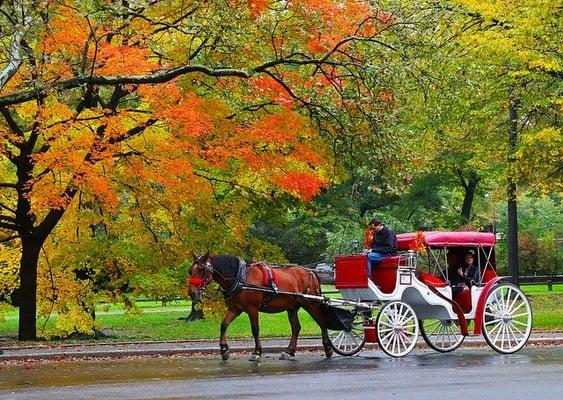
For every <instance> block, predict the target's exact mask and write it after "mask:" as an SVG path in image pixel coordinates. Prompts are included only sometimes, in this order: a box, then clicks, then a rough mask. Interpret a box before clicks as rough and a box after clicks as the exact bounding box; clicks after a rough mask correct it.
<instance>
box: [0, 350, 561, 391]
mask: <svg viewBox="0 0 563 400" xmlns="http://www.w3.org/2000/svg"><path fill="white" fill-rule="evenodd" d="M276 357H277V355H276V354H266V355H265V356H264V357H263V359H262V361H261V362H260V363H251V362H249V361H248V360H247V359H248V356H245V355H242V354H235V355H234V356H233V357H232V358H231V360H229V361H228V362H222V361H220V360H219V359H218V358H217V357H189V356H178V357H167V358H149V359H123V360H108V361H104V360H92V361H63V362H56V363H35V364H31V365H30V364H14V365H8V364H4V365H0V399H2V400H16V399H57V400H65V399H77V400H78V399H135V400H138V399H139V400H140V399H161V400H172V399H303V400H305V399H306V400H311V399H323V400H326V399H432V400H440V399H448V400H451V399H456V400H458V399H466V398H467V399H491V400H492V399H494V400H504V399H506V400H509V399H510V400H518V399H526V400H529V399H532V400H543V399H546V400H549V399H560V398H562V396H563V348H561V347H553V348H525V349H523V350H521V351H520V352H518V353H516V354H514V355H501V354H497V353H494V352H493V351H491V350H488V349H458V350H456V351H454V352H452V353H449V354H439V353H435V352H431V351H422V350H415V352H414V353H413V354H411V355H409V356H407V357H404V358H400V359H393V358H390V357H387V356H386V355H384V354H383V353H382V352H381V351H363V352H360V353H359V355H358V356H354V357H334V358H332V359H330V360H327V359H324V357H323V355H322V354H320V353H310V352H305V353H299V354H298V358H297V360H296V361H282V360H278V359H277V358H276Z"/></svg>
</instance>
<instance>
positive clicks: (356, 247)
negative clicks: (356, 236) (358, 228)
mask: <svg viewBox="0 0 563 400" xmlns="http://www.w3.org/2000/svg"><path fill="white" fill-rule="evenodd" d="M352 247H353V248H354V250H357V249H358V247H360V241H359V240H352Z"/></svg>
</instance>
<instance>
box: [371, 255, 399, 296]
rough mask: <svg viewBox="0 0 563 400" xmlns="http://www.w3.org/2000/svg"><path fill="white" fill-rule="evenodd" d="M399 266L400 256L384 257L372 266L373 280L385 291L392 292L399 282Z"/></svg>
mask: <svg viewBox="0 0 563 400" xmlns="http://www.w3.org/2000/svg"><path fill="white" fill-rule="evenodd" d="M397 268H399V257H398V256H391V257H387V258H384V259H383V260H381V261H380V262H378V263H377V264H375V265H373V266H372V268H371V280H372V281H373V283H375V284H376V285H377V286H378V287H379V289H381V291H382V292H383V293H391V292H393V290H395V286H396V284H397Z"/></svg>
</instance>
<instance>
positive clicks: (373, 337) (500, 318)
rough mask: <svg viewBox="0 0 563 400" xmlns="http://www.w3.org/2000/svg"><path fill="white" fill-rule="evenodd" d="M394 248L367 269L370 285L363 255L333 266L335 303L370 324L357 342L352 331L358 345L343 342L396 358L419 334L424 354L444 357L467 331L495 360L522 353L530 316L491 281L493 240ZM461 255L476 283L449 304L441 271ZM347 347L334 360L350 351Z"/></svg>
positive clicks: (410, 236) (431, 240)
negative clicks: (349, 305) (338, 298)
mask: <svg viewBox="0 0 563 400" xmlns="http://www.w3.org/2000/svg"><path fill="white" fill-rule="evenodd" d="M397 241H398V247H399V253H398V255H397V256H392V257H389V258H386V259H384V260H383V261H381V262H380V263H378V264H376V265H374V266H373V268H372V275H371V276H370V277H368V276H367V255H366V254H352V255H344V256H339V257H336V259H335V264H336V279H335V286H336V289H338V290H339V292H340V293H341V295H342V298H343V299H344V300H345V301H349V302H358V303H361V304H363V305H365V304H368V305H369V308H370V309H374V310H376V311H377V316H376V319H375V321H374V319H373V318H367V317H365V318H363V324H362V325H363V332H362V334H363V337H361V338H360V336H362V335H360V334H359V333H358V330H356V333H355V334H356V336H358V337H356V338H348V339H353V341H352V343H355V342H358V343H360V342H359V340H360V339H361V346H363V343H364V342H366V341H368V342H370V341H377V342H378V343H379V345H380V347H382V349H383V350H384V351H385V352H386V353H388V354H389V355H391V356H396V357H398V356H403V355H405V354H408V353H409V352H410V351H411V350H412V349H413V348H414V347H415V345H416V340H417V339H418V334H419V332H420V333H421V334H422V336H423V338H424V340H425V341H426V343H427V344H428V345H429V346H430V347H432V348H433V349H435V350H437V351H441V352H447V351H451V350H454V349H455V348H457V347H458V346H459V345H460V344H461V343H462V342H463V340H464V338H465V337H466V336H467V335H469V334H470V330H469V329H468V325H469V326H470V327H471V334H473V335H480V334H483V335H484V336H485V339H486V340H487V342H488V343H489V344H490V345H491V347H492V348H493V349H495V350H496V351H499V352H501V353H513V352H515V351H517V350H519V349H520V348H522V347H523V346H524V344H525V342H526V341H527V339H528V337H529V334H530V331H531V309H530V306H529V302H528V300H527V299H526V297H525V295H524V294H523V293H522V292H521V291H520V290H519V289H518V288H517V287H516V286H514V285H512V284H510V283H507V282H506V279H505V277H499V276H497V274H496V265H495V253H494V246H495V236H494V234H492V233H482V232H416V233H406V234H400V235H397ZM469 250H473V252H474V254H475V256H474V258H475V263H476V264H477V265H478V267H479V272H480V273H479V277H480V279H479V281H478V282H475V283H474V284H473V285H472V286H471V287H470V288H469V289H468V290H463V291H462V292H460V293H459V294H457V295H456V296H455V297H452V288H451V287H450V285H449V277H448V275H447V274H448V267H449V266H453V265H455V266H458V265H461V263H462V260H463V255H464V254H465V253H466V252H467V251H469ZM523 311H524V312H523ZM365 315H366V314H365V313H364V314H363V316H365ZM360 318H361V317H360ZM400 320H403V322H402V323H401V322H400ZM398 321H399V322H398ZM405 321H406V322H405ZM471 322H472V323H471ZM356 328H357V327H356ZM347 334H352V335H353V334H354V333H353V332H352V331H350V332H348V333H346V332H343V333H340V334H337V336H339V337H335V340H336V341H337V342H338V341H339V340H340V341H342V340H344V339H343V338H342V335H344V336H346V335H347ZM335 340H333V343H334V341H335ZM350 346H351V348H350V349H344V351H342V352H341V353H345V354H346V353H352V352H353V350H356V349H355V348H354V345H353V344H352V345H350ZM361 346H360V348H361ZM352 348H353V349H352ZM336 350H337V352H339V351H338V349H336ZM346 355H348V354H346Z"/></svg>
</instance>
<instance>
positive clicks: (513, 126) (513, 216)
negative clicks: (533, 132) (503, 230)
mask: <svg viewBox="0 0 563 400" xmlns="http://www.w3.org/2000/svg"><path fill="white" fill-rule="evenodd" d="M518 104H519V102H518V99H515V98H513V97H510V99H509V103H508V116H509V125H508V188H507V197H508V249H507V250H508V275H510V276H511V277H512V282H513V283H515V284H516V285H518V284H519V281H520V279H519V272H518V209H517V205H516V200H517V194H516V181H515V179H514V176H513V175H512V173H513V169H512V166H513V164H514V162H515V158H514V153H515V152H516V144H517V139H518V121H517V118H518V112H517V111H518Z"/></svg>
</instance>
